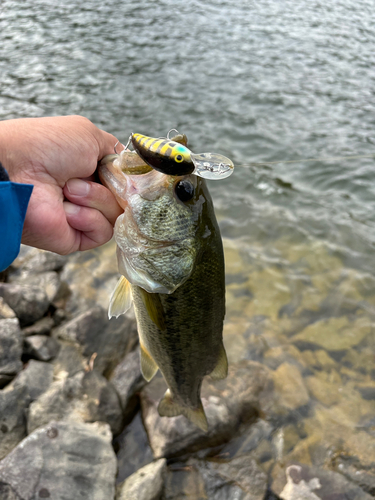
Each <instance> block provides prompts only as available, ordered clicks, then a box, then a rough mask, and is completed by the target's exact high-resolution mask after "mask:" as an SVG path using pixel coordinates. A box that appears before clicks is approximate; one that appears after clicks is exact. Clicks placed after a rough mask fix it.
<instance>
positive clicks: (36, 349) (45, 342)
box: [24, 335, 60, 361]
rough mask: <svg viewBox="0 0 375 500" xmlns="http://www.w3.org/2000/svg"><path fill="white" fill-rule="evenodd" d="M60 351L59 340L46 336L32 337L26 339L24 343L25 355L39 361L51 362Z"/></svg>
mask: <svg viewBox="0 0 375 500" xmlns="http://www.w3.org/2000/svg"><path fill="white" fill-rule="evenodd" d="M59 349H60V346H59V343H58V342H57V340H56V339H54V338H52V337H47V336H46V335H32V336H31V337H26V339H25V342H24V354H25V355H26V356H27V357H29V358H35V359H39V361H50V360H51V359H53V358H54V357H55V356H56V355H57V353H58V352H59Z"/></svg>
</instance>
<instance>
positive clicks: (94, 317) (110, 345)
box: [53, 307, 138, 374]
mask: <svg viewBox="0 0 375 500" xmlns="http://www.w3.org/2000/svg"><path fill="white" fill-rule="evenodd" d="M53 336H54V337H55V338H58V339H63V340H67V341H70V342H74V343H76V344H77V345H79V346H80V350H81V354H82V355H83V356H84V357H86V358H88V359H90V358H91V356H92V355H93V354H94V353H96V354H97V357H96V359H95V368H96V370H98V371H100V372H101V373H103V372H104V373H105V374H107V373H110V372H111V371H112V370H113V369H114V368H115V366H116V365H117V364H118V363H119V361H120V360H121V359H122V358H123V357H124V355H125V354H126V353H127V352H129V351H130V350H132V349H133V348H134V346H135V345H136V343H137V342H138V334H137V330H136V325H135V321H134V320H132V319H129V318H128V317H127V316H125V315H123V316H120V317H119V318H117V319H115V318H112V319H111V320H108V315H107V312H106V311H105V310H104V309H103V308H101V307H95V308H93V309H90V310H88V311H86V312H84V313H82V314H80V315H79V316H77V317H75V318H73V319H72V320H71V321H69V322H67V323H64V324H62V325H61V326H59V327H58V328H56V329H55V330H54V331H53Z"/></svg>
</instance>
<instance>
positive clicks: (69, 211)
mask: <svg viewBox="0 0 375 500" xmlns="http://www.w3.org/2000/svg"><path fill="white" fill-rule="evenodd" d="M64 210H65V213H66V215H76V214H77V213H78V212H79V211H80V210H81V207H80V206H79V205H75V204H74V203H69V202H68V201H64Z"/></svg>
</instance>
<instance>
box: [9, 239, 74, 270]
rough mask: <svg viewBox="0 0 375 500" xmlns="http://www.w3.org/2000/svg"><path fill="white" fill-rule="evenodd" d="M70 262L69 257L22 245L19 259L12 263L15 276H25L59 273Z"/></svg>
mask: <svg viewBox="0 0 375 500" xmlns="http://www.w3.org/2000/svg"><path fill="white" fill-rule="evenodd" d="M67 261H68V256H67V255H58V254H57V253H53V252H48V251H46V250H40V249H38V248H34V247H28V246H27V245H21V250H20V253H19V255H18V257H17V259H16V260H15V261H14V262H13V263H12V269H13V273H12V274H13V276H24V275H30V274H36V273H43V272H47V271H58V270H60V269H61V268H62V267H63V266H64V264H65V263H66V262H67Z"/></svg>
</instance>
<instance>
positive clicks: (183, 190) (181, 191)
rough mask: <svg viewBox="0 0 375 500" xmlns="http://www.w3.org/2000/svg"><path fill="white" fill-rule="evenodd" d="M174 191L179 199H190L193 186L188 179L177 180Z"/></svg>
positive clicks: (192, 193)
mask: <svg viewBox="0 0 375 500" xmlns="http://www.w3.org/2000/svg"><path fill="white" fill-rule="evenodd" d="M175 191H176V196H177V198H178V199H179V200H180V201H190V200H191V199H192V198H193V196H194V186H193V184H192V183H191V182H190V181H179V182H177V184H176V187H175Z"/></svg>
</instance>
